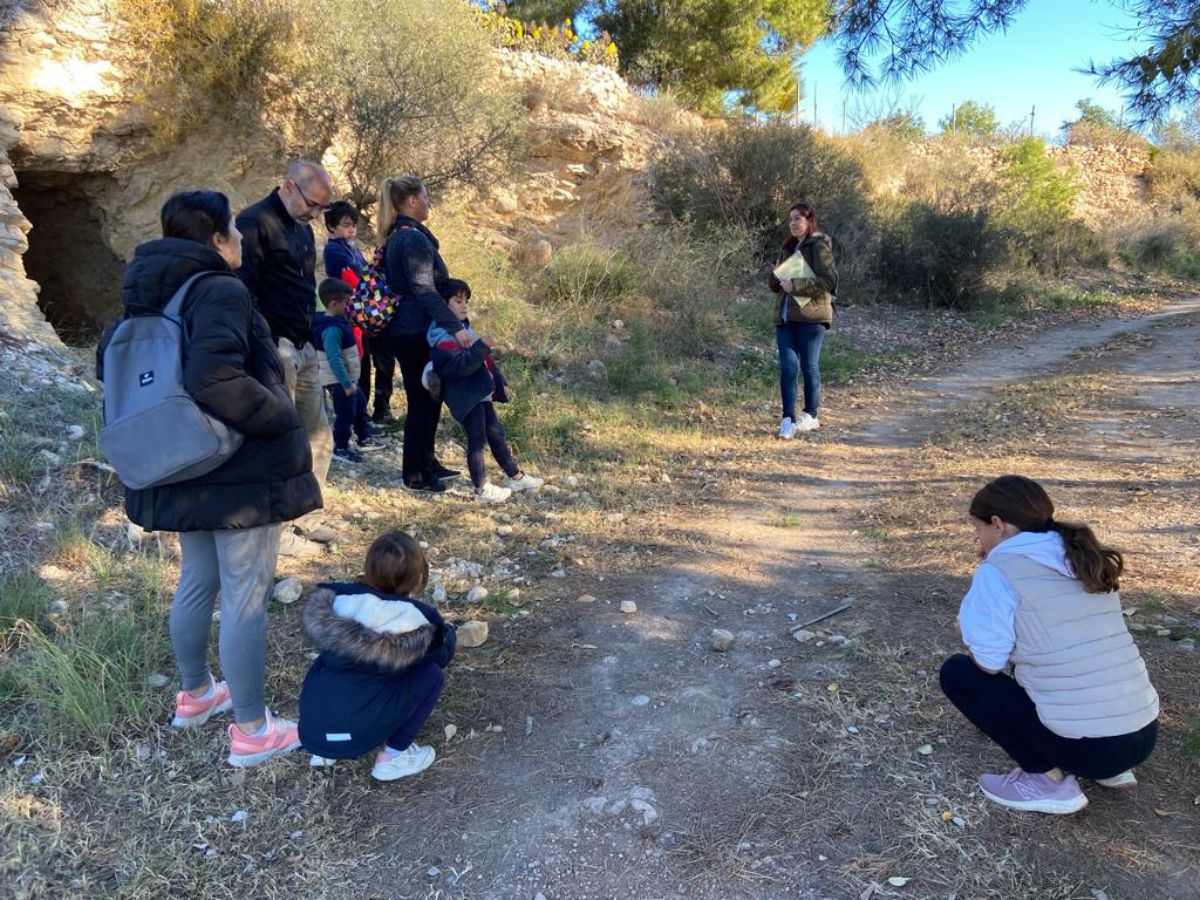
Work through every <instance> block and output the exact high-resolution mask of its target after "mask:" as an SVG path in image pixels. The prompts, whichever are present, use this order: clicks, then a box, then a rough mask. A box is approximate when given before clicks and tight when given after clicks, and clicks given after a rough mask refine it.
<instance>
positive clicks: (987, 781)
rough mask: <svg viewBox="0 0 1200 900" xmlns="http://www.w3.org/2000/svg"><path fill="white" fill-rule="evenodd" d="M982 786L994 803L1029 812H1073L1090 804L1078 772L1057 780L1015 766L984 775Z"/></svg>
mask: <svg viewBox="0 0 1200 900" xmlns="http://www.w3.org/2000/svg"><path fill="white" fill-rule="evenodd" d="M979 787H980V788H982V790H983V794H984V796H985V797H987V798H988V799H989V800H991V801H992V802H993V803H999V804H1000V805H1001V806H1007V807H1008V808H1009V809H1020V810H1024V811H1025V812H1043V813H1051V814H1053V815H1060V816H1064V815H1070V814H1071V813H1075V812H1079V810H1081V809H1083V808H1084V807H1085V806H1087V804H1088V799H1087V796H1086V795H1085V794H1084V793H1083V791H1081V790H1080V789H1079V783H1078V782H1077V781H1076V780H1075V776H1074V775H1067V776H1066V777H1065V778H1063V780H1062V781H1055V780H1054V779H1052V778H1049V777H1048V776H1046V775H1040V774H1037V773H1034V772H1026V771H1025V770H1024V769H1013V770H1012V771H1011V772H1009V773H1008V774H1007V775H981V776H980V778H979Z"/></svg>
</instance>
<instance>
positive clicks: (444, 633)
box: [300, 531, 455, 781]
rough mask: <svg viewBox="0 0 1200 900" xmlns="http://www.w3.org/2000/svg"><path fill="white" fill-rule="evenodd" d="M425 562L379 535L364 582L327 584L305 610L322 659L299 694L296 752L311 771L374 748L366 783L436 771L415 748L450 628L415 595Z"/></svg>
mask: <svg viewBox="0 0 1200 900" xmlns="http://www.w3.org/2000/svg"><path fill="white" fill-rule="evenodd" d="M428 579H429V562H428V561H427V560H426V558H425V552H424V551H423V550H422V549H421V546H420V545H419V544H418V543H417V542H416V541H415V540H413V539H412V538H411V537H409V536H408V535H407V534H405V533H404V532H403V531H389V532H386V533H385V534H382V535H380V536H379V537H377V538H376V539H375V541H374V543H372V544H371V547H370V549H369V550H368V551H367V560H366V568H365V571H364V574H363V580H362V582H361V583H357V584H323V585H321V588H322V589H321V590H318V591H314V592H313V595H312V596H311V597H310V598H309V600H308V603H307V604H306V605H305V607H304V621H303V624H304V634H305V636H307V637H308V639H309V640H310V641H312V643H313V644H314V645H316V647H317V648H318V649H319V650H320V651H321V655H320V656H318V657H317V658H316V660H314V661H313V664H312V666H310V667H309V670H308V674H307V675H305V677H304V686H303V687H302V688H301V690H300V742H301V744H303V746H304V747H305V749H307V750H308V751H309V752H310V753H312V754H313V757H312V760H311V765H313V766H331V765H333V764H334V763H335V762H336V761H338V760H342V759H352V758H354V757H357V756H362V755H363V754H364V753H367V752H369V751H370V750H373V749H374V748H376V747H379V746H380V745H381V744H382V745H383V746H382V748H381V749H380V750H379V752H378V753H376V755H375V767H374V768H373V769H372V770H371V776H372V777H373V778H375V779H377V780H378V781H394V780H396V779H397V778H404V777H406V776H409V775H416V774H417V773H418V772H421V771H424V770H425V769H427V768H429V767H430V766H431V765H432V764H433V759H434V756H435V754H434V750H433V748H432V747H423V746H421V745H420V744H417V743H414V740H415V738H416V736H417V733H418V732H419V731H420V730H421V726H422V725H424V724H425V721H426V720H427V719H428V718H429V716H430V714H431V713H432V712H433V708H434V707H435V706H436V705H437V702H438V698H439V697H441V694H442V686H443V684H444V683H445V674H444V673H443V671H442V670H443V669H445V668H446V666H447V665H449V663H450V660H451V659H453V658H454V647H455V631H454V626H453V625H451V624H450V623H449V622H446V621H444V620H443V619H442V617H441V615H440V614H439V613H438V611H437V610H436V609H434V608H433V607H432V606H429V605H428V604H425V603H422V602H421V601H420V600H414V599H413V595H414V594H419V593H421V591H423V590H424V589H425V583H426V581H428Z"/></svg>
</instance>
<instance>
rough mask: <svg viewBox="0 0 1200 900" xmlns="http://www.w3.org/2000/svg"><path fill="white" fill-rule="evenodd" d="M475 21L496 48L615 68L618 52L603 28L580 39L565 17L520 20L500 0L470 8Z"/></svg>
mask: <svg viewBox="0 0 1200 900" xmlns="http://www.w3.org/2000/svg"><path fill="white" fill-rule="evenodd" d="M472 12H473V13H474V15H475V21H476V23H478V25H479V27H480V28H482V29H483V30H484V31H485V32H486V33H487V34H488V35H489V37H490V38H491V41H492V43H493V44H494V45H495V46H497V47H504V48H507V49H509V50H529V51H532V52H534V53H541V54H543V55H545V56H554V57H558V58H559V59H574V60H579V61H581V62H589V63H596V64H597V65H601V66H608V67H609V68H613V69H615V68H617V64H618V63H619V62H620V55H619V53H618V51H617V45H616V43H614V41H613V39H612V37H611V36H610V35H609V33H608V32H607V31H602V32H601V33H600V34H599V35H597V36H596V37H595V38H584V37H582V36H581V35H580V34H579V32H577V31H576V30H575V26H574V24H573V23H572V22H571V20H570V19H569V18H567V19H563V20H562V21H561V22H559V23H557V24H555V25H550V24H548V23H546V22H536V23H535V22H522V21H520V20H519V19H514V18H512V17H511V16H509V15H508V8H507V7H506V6H505V5H504V4H503V3H484V4H481V5H479V6H475V7H473V8H472Z"/></svg>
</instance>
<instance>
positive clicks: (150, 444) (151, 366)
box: [99, 272, 242, 490]
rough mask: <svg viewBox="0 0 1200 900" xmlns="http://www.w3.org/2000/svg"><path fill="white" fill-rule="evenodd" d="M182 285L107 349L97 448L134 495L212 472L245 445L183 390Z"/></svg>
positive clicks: (120, 329) (125, 327)
mask: <svg viewBox="0 0 1200 900" xmlns="http://www.w3.org/2000/svg"><path fill="white" fill-rule="evenodd" d="M214 274H218V273H215V272H200V273H199V274H197V275H193V276H192V277H191V278H189V279H188V280H187V281H185V282H184V283H183V286H182V287H180V288H179V290H177V291H176V292H175V295H174V296H173V297H172V298H171V300H170V302H168V303H167V305H166V307H164V309H163V311H162V312H161V313H158V314H151V315H139V316H130V317H128V318H126V319H124V320H123V321H122V322H121V323H120V324H119V325H117V327H116V330H115V331H114V332H113V335H112V338H111V340H110V341H109V343H108V346H107V347H106V348H105V350H104V427H103V428H102V429H100V436H99V442H100V449H101V450H103V451H104V455H105V456H106V457H108V461H109V462H110V463H111V464H112V467H113V468H114V469H116V471H117V476H118V477H119V478H120V479H121V481H122V483H124V484H125V486H126V487H129V488H132V489H134V490H141V489H143V488H151V487H158V486H160V485H164V484H174V483H176V482H180V481H188V480H190V479H192V478H198V477H200V476H201V475H205V474H207V473H209V472H211V471H212V470H213V469H215V468H217V467H218V466H220V465H221V464H222V463H224V462H225V461H226V460H227V459H229V458H230V457H231V456H233V454H234V453H235V452H237V449H238V448H239V447H240V446H241V445H242V436H241V434H239V433H238V432H237V431H234V430H233V429H232V428H230V427H229V426H228V425H226V424H225V423H224V422H222V421H221V420H220V419H216V418H214V417H213V416H210V415H209V414H208V413H206V412H205V411H204V410H203V409H201V408H200V405H199V404H198V403H196V401H195V400H194V399H192V396H191V394H189V393H188V392H187V390H186V389H185V388H184V386H183V357H184V352H185V349H186V347H187V341H188V334H187V328H186V326H185V325H184V322H183V317H182V316H181V315H180V310H181V309H182V308H183V301H184V298H186V297H187V293H188V290H189V289H191V287H192V285H194V284H195V283H196V282H197V281H199V280H200V279H201V278H203V277H204V276H206V275H214Z"/></svg>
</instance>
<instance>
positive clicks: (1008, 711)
mask: <svg viewBox="0 0 1200 900" xmlns="http://www.w3.org/2000/svg"><path fill="white" fill-rule="evenodd" d="M940 677H941V682H942V691H943V692H944V693H945V694H946V696H947V697H948V698H949V699H950V702H951V703H953V704H954V705H955V706H956V707H958V709H959V711H960V712H961V713H962V714H963V715H964V716H966V717H967V718H968V719H969V720H970V721H971V722H972V724H974V725H975V726H976V727H977V728H979V730H980V731H982V732H983V733H984V734H986V735H987V736H988V737H990V738H991V739H992V740H993V741H995V742H996V743H997V744H999V745H1000V747H1001V748H1002V749H1003V750H1004V752H1005V753H1007V754H1008V755H1009V756H1011V757H1012V758H1013V761H1014V762H1016V764H1017V765H1018V766H1020V767H1021V768H1022V769H1024V770H1025V771H1026V772H1036V773H1042V772H1049V771H1050V770H1051V769H1053V768H1055V767H1057V768H1059V769H1062V770H1063V771H1064V772H1069V773H1070V774H1072V775H1078V776H1079V777H1081V778H1112V777H1113V776H1114V775H1119V774H1120V773H1121V772H1124V771H1125V770H1126V769H1132V768H1133V767H1134V766H1136V765H1139V764H1140V763H1142V762H1144V761H1145V760H1146V759H1147V757H1149V756H1150V753H1151V751H1152V750H1154V741H1155V739H1156V738H1157V736H1158V721H1157V720H1155V721H1153V722H1151V723H1150V724H1149V725H1147V726H1146V727H1145V728H1142V729H1141V730H1140V731H1134V732H1131V733H1130V734H1121V735H1117V736H1116V737H1101V738H1065V737H1061V736H1059V735H1057V734H1055V733H1054V732H1053V731H1051V730H1050V729H1049V728H1047V727H1046V726H1045V725H1043V724H1042V721H1041V719H1039V718H1038V714H1037V708H1036V707H1035V706H1034V705H1033V700H1031V699H1030V698H1029V695H1028V694H1027V693H1025V689H1024V688H1023V687H1021V686H1020V685H1019V684H1017V682H1016V680H1015V679H1013V678H1010V677H1009V676H1008V675H1005V674H1003V673H998V674H996V675H989V674H988V673H987V672H985V671H983V669H981V668H979V666H977V665H975V663H974V662H973V661H972V660H971V657H969V656H967V655H966V654H963V653H956V654H954V656H951V657H950V658H949V659H947V660H946V661H945V662H944V663H943V664H942V671H941V674H940Z"/></svg>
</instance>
